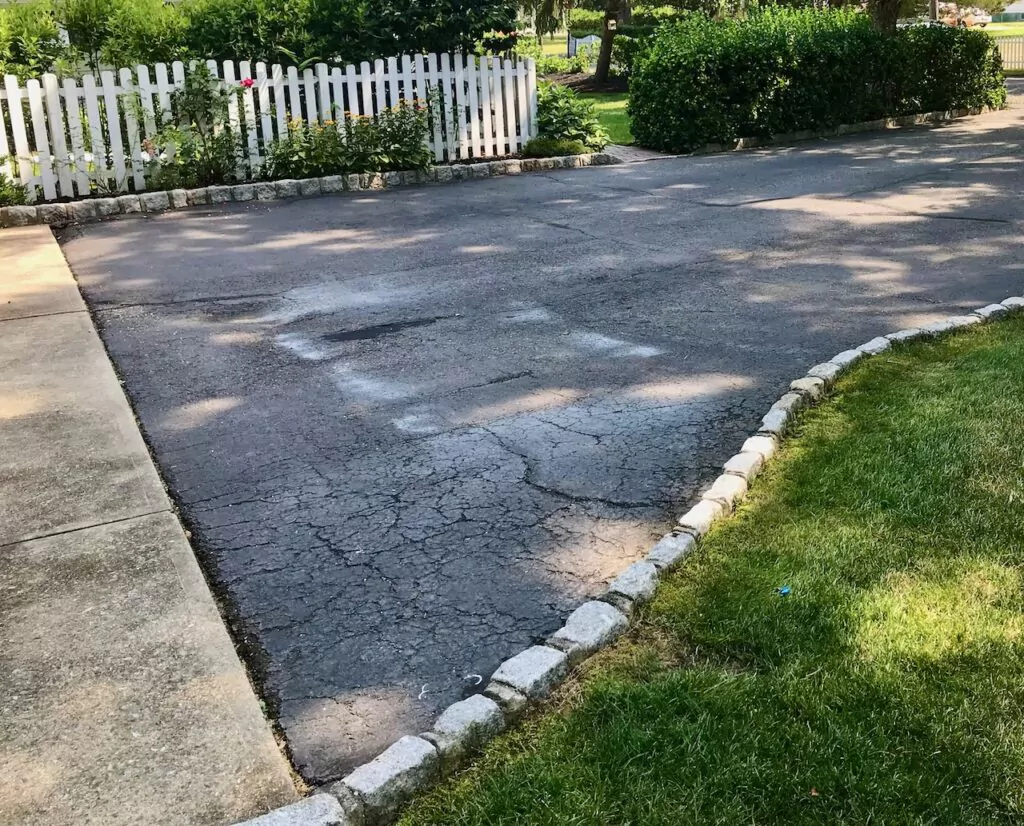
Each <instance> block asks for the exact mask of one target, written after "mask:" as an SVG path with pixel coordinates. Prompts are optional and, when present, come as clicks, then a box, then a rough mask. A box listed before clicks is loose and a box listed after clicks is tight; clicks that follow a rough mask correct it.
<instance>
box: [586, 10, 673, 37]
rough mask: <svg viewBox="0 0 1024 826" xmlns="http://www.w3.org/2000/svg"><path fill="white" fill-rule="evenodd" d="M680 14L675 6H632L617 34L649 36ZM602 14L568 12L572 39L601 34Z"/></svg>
mask: <svg viewBox="0 0 1024 826" xmlns="http://www.w3.org/2000/svg"><path fill="white" fill-rule="evenodd" d="M681 13H682V12H681V11H680V10H679V9H678V8H676V7H675V6H634V7H633V11H632V14H630V19H629V22H628V23H619V27H618V30H617V31H618V32H619V34H641V35H642V34H649V33H651V32H652V31H653V30H654V29H655V28H657V27H658V26H660V25H661V24H662V23H667V22H668V21H670V20H673V19H675V18H676V17H678V16H679V15H680V14H681ZM603 29H604V12H603V11H595V10H592V9H573V10H572V11H571V12H569V31H570V32H572V34H573V36H574V37H584V36H585V35H588V34H597V35H599V34H601V32H602V30H603Z"/></svg>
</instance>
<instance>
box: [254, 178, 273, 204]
mask: <svg viewBox="0 0 1024 826" xmlns="http://www.w3.org/2000/svg"><path fill="white" fill-rule="evenodd" d="M256 200H257V201H276V200H277V186H276V185H275V184H274V183H273V181H262V182H260V183H258V184H256Z"/></svg>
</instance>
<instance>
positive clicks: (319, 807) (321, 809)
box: [235, 794, 349, 826]
mask: <svg viewBox="0 0 1024 826" xmlns="http://www.w3.org/2000/svg"><path fill="white" fill-rule="evenodd" d="M348 823H349V820H348V818H347V817H346V815H345V810H344V809H342V808H341V804H340V803H339V802H338V801H337V799H336V798H334V797H333V796H331V795H330V794H315V795H313V796H312V797H307V798H305V799H303V800H300V801H299V802H298V803H292V804H291V805H289V806H282V807H281V808H280V809H274V811H272V812H268V813H267V814H265V815H261V816H260V817H254V818H253V819H252V820H246V821H245V822H244V823H237V824H235V826H347V824H348Z"/></svg>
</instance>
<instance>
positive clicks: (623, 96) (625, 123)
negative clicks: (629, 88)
mask: <svg viewBox="0 0 1024 826" xmlns="http://www.w3.org/2000/svg"><path fill="white" fill-rule="evenodd" d="M583 97H585V98H589V99H590V100H592V101H594V108H595V109H596V110H597V116H598V118H599V119H600V120H601V125H602V126H603V127H604V130H605V131H606V132H607V133H608V136H609V137H610V138H611V142H612V143H618V144H622V145H629V144H631V143H633V132H632V131H631V129H630V121H629V115H627V114H626V103H627V102H628V101H629V93H628V92H588V93H587V94H585V95H583Z"/></svg>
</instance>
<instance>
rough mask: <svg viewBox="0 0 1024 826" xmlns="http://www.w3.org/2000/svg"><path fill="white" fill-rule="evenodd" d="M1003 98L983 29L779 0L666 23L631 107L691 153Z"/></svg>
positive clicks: (656, 138) (662, 145)
mask: <svg viewBox="0 0 1024 826" xmlns="http://www.w3.org/2000/svg"><path fill="white" fill-rule="evenodd" d="M1005 100H1006V90H1005V88H1004V86H1003V76H1002V68H1001V62H1000V59H999V52H998V48H997V47H996V45H995V44H994V43H993V42H992V40H991V38H989V37H988V35H986V34H984V33H982V32H975V31H970V30H965V29H953V28H949V27H942V28H928V27H913V28H908V29H900V30H898V31H897V32H896V33H895V34H889V35H887V34H882V33H880V32H878V31H877V30H876V29H875V28H873V27H872V25H871V21H870V19H869V18H868V16H867V15H864V14H860V13H857V12H850V11H831V12H825V11H817V10H813V9H800V10H795V9H773V10H766V11H762V12H758V13H756V14H754V15H752V16H751V17H750V18H748V19H747V20H743V21H738V20H722V21H713V20H710V19H707V18H705V17H702V16H698V15H693V16H687V17H684V18H682V19H681V20H679V21H678V22H676V23H672V24H669V25H666V26H664V27H663V28H662V29H660V30H659V32H658V34H657V35H656V36H655V37H654V38H653V39H652V41H651V43H650V45H649V46H648V47H647V48H646V49H644V50H643V52H642V53H641V54H640V56H639V57H638V59H637V60H636V63H635V66H634V71H633V74H632V78H631V81H630V104H629V112H630V115H631V116H632V118H633V133H634V135H635V136H636V139H637V142H638V143H639V144H641V145H642V146H649V147H651V148H654V149H662V150H667V151H674V152H683V151H688V150H691V149H694V148H697V147H699V146H702V145H704V144H706V143H728V142H731V141H734V140H736V139H737V138H740V137H758V136H770V135H775V134H780V133H784V132H793V131H799V130H804V129H826V128H832V127H835V126H838V125H839V124H841V123H855V122H858V121H865V120H874V119H876V118H880V117H887V116H896V115H902V114H911V113H916V112H922V111H931V110H946V109H955V108H960V107H969V108H973V107H981V106H992V107H998V106H1002V105H1003V104H1004V103H1005Z"/></svg>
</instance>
